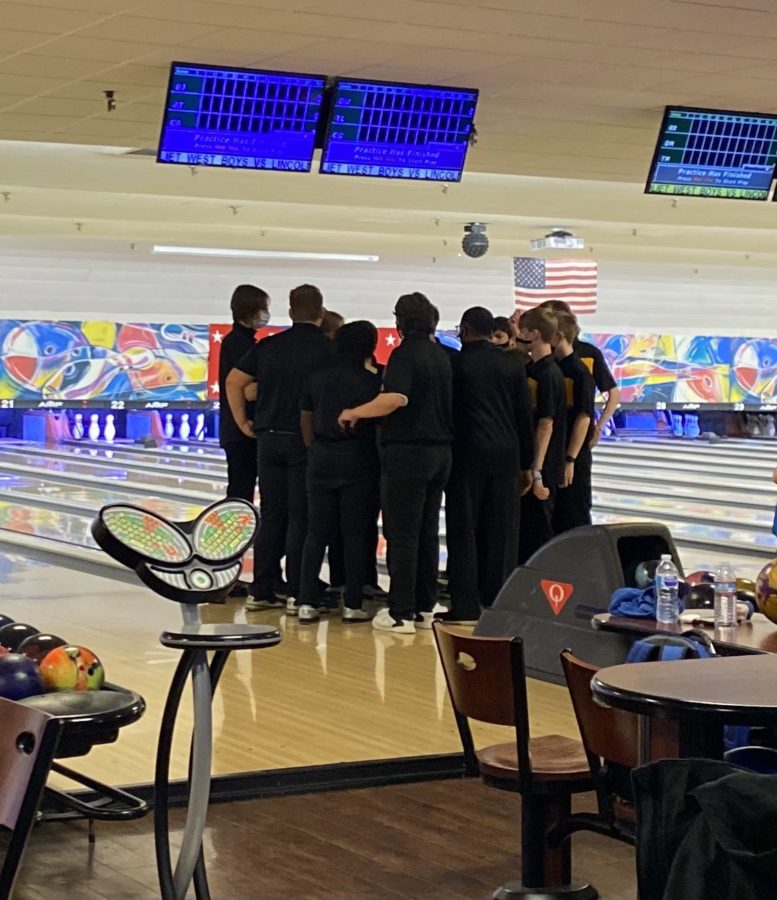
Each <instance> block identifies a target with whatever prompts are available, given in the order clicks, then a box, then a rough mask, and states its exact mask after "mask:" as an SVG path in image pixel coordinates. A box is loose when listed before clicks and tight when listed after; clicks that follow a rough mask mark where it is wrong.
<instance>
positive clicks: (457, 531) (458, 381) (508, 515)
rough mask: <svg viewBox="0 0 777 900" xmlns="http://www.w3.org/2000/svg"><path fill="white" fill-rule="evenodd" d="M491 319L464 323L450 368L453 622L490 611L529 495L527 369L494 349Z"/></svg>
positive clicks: (481, 314) (477, 315)
mask: <svg viewBox="0 0 777 900" xmlns="http://www.w3.org/2000/svg"><path fill="white" fill-rule="evenodd" d="M493 330H494V317H493V316H492V315H491V313H490V312H489V311H488V310H487V309H483V307H479V306H475V307H473V308H472V309H468V310H467V311H466V312H465V313H464V315H463V316H462V317H461V325H460V326H459V334H460V335H461V343H462V347H461V352H460V353H458V354H457V357H456V359H455V360H454V362H453V433H454V437H453V465H452V468H451V476H450V479H449V481H448V486H447V487H446V489H445V519H446V529H445V533H446V543H447V546H448V566H449V569H448V574H449V581H448V583H449V587H450V594H451V610H450V615H449V616H446V618H448V617H449V618H451V619H454V620H472V619H477V618H478V617H479V616H480V607H481V605H482V606H490V605H491V604H492V603H493V601H494V599H495V598H496V595H497V594H498V593H499V590H500V589H501V587H502V585H503V584H504V582H505V581H506V580H507V577H508V575H509V574H510V573H511V572H512V571H513V569H514V568H515V560H516V557H517V553H518V510H519V504H520V497H521V494H522V493H526V492H528V491H529V490H530V489H531V486H532V479H531V463H532V454H533V450H534V448H533V444H532V407H531V397H530V395H529V388H528V385H527V381H526V374H525V371H524V367H523V365H522V364H521V363H520V361H519V360H518V359H517V358H516V356H515V354H514V353H505V352H504V351H503V350H500V349H499V347H498V345H496V344H493V343H492V342H491V336H492V333H493Z"/></svg>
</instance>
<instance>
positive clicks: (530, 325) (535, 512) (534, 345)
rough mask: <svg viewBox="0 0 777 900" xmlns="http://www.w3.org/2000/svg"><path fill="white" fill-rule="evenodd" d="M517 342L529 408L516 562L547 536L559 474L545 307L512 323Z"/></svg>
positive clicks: (558, 418)
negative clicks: (530, 447)
mask: <svg viewBox="0 0 777 900" xmlns="http://www.w3.org/2000/svg"><path fill="white" fill-rule="evenodd" d="M518 327H519V335H518V339H517V340H518V341H519V342H520V343H521V344H523V345H524V346H526V347H528V348H529V354H530V356H531V362H529V364H528V365H527V367H526V376H527V378H528V380H529V392H530V394H531V396H532V405H533V410H534V458H533V462H532V466H531V468H532V490H531V491H530V492H529V493H528V494H527V495H526V497H525V498H524V499H523V502H522V503H521V527H520V532H519V539H518V563H519V565H520V564H523V563H525V562H526V560H528V559H529V557H530V556H532V555H533V554H534V553H535V552H536V551H537V550H539V549H540V547H542V546H543V544H545V543H547V542H548V541H549V540H550V538H551V537H553V525H552V522H553V504H554V503H555V499H556V490H557V488H558V485H559V484H560V482H561V479H562V477H563V469H564V451H565V448H566V406H565V403H564V376H563V375H562V374H561V369H559V367H558V366H557V365H556V361H555V360H554V358H553V350H552V347H551V341H553V340H554V339H555V337H556V333H557V332H558V321H557V319H556V317H555V315H554V314H553V313H552V312H551V311H550V310H549V309H540V308H539V307H536V308H535V309H530V310H528V311H527V312H525V313H524V314H523V315H522V316H521V318H520V319H519V321H518Z"/></svg>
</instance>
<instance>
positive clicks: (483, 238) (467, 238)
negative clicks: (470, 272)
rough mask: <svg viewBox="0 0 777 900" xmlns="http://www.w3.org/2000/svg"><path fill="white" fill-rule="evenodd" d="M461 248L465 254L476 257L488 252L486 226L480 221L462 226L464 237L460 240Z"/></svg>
mask: <svg viewBox="0 0 777 900" xmlns="http://www.w3.org/2000/svg"><path fill="white" fill-rule="evenodd" d="M461 249H462V250H463V251H464V253H465V254H466V255H467V256H471V257H472V258H473V259H477V258H478V257H480V256H485V255H486V253H488V237H487V235H486V226H485V225H483V224H481V223H480V222H470V223H469V224H468V225H465V226H464V237H463V238H462V240H461Z"/></svg>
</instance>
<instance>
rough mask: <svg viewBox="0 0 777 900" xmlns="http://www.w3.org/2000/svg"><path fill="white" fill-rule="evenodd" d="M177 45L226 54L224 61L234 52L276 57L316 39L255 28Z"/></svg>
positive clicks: (215, 33)
mask: <svg viewBox="0 0 777 900" xmlns="http://www.w3.org/2000/svg"><path fill="white" fill-rule="evenodd" d="M180 43H182V44H185V45H186V46H187V47H192V48H193V49H195V50H196V49H200V48H201V49H204V50H220V51H222V52H223V53H224V54H225V59H229V58H230V57H229V54H231V53H234V52H236V51H237V52H244V53H251V54H253V55H254V56H255V57H257V58H258V57H261V56H263V55H265V54H272V55H277V54H281V53H288V52H292V51H294V50H299V49H301V48H303V47H308V46H312V45H314V44H315V43H316V38H314V37H310V36H309V35H298V34H291V33H286V32H281V31H267V30H266V29H257V28H219V29H217V30H215V31H211V32H209V33H208V34H206V35H203V36H202V37H197V38H192V39H191V40H188V41H187V40H184V41H180Z"/></svg>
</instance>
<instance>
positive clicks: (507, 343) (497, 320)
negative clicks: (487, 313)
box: [491, 316, 515, 350]
mask: <svg viewBox="0 0 777 900" xmlns="http://www.w3.org/2000/svg"><path fill="white" fill-rule="evenodd" d="M491 343H492V344H494V346H496V347H499V349H500V350H512V349H513V348H514V347H515V336H514V335H513V330H512V328H511V327H510V320H509V319H508V318H507V316H494V333H493V334H492V335H491Z"/></svg>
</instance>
